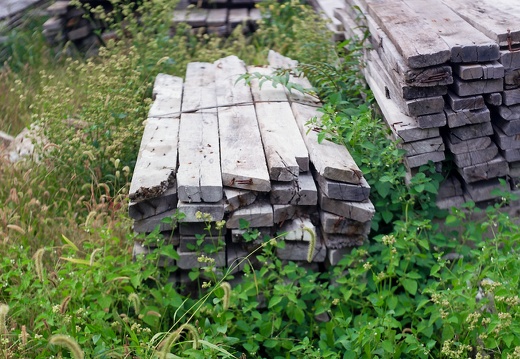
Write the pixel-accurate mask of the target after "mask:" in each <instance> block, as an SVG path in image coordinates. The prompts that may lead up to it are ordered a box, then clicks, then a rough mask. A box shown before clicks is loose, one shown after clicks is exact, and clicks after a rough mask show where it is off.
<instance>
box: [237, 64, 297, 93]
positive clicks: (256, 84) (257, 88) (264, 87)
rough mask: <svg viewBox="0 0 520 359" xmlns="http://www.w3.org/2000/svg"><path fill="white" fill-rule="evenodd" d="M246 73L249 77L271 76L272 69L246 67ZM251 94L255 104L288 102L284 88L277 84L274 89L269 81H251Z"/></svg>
mask: <svg viewBox="0 0 520 359" xmlns="http://www.w3.org/2000/svg"><path fill="white" fill-rule="evenodd" d="M247 72H248V73H249V74H251V75H255V76H258V75H262V76H266V77H268V76H273V73H274V71H273V69H271V68H268V67H260V66H248V67H247ZM251 92H252V94H253V99H254V101H255V102H267V101H272V102H289V99H288V98H287V95H286V93H285V88H284V86H282V85H280V84H278V85H276V87H275V86H274V85H273V83H272V82H271V81H269V80H259V79H258V78H256V77H254V78H252V79H251Z"/></svg>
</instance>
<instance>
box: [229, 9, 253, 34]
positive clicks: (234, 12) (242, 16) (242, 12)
mask: <svg viewBox="0 0 520 359" xmlns="http://www.w3.org/2000/svg"><path fill="white" fill-rule="evenodd" d="M248 18H249V13H248V12H247V9H246V8H235V9H229V14H228V24H229V26H230V30H231V29H233V28H234V27H235V26H237V25H240V24H242V23H244V24H245V23H246V21H247V20H248Z"/></svg>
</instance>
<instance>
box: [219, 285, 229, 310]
mask: <svg viewBox="0 0 520 359" xmlns="http://www.w3.org/2000/svg"><path fill="white" fill-rule="evenodd" d="M220 288H222V290H224V296H223V297H222V307H223V308H224V310H227V309H228V308H229V300H230V299H231V285H230V284H229V283H228V282H222V283H220Z"/></svg>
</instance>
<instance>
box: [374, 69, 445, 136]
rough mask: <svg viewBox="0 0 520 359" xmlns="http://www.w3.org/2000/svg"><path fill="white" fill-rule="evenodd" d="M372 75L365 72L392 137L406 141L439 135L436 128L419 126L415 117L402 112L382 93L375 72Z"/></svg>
mask: <svg viewBox="0 0 520 359" xmlns="http://www.w3.org/2000/svg"><path fill="white" fill-rule="evenodd" d="M373 75H374V77H373V76H372V74H369V73H368V72H365V78H366V80H367V82H368V85H369V86H370V88H371V90H372V92H373V94H374V97H375V99H376V101H377V104H378V105H379V108H380V109H381V112H382V113H383V117H384V119H385V121H386V123H387V124H388V127H389V128H390V130H391V131H392V134H393V137H394V139H396V140H397V139H400V140H402V141H403V142H405V143H406V142H413V141H419V140H423V139H426V138H432V137H439V129H438V128H420V127H419V124H418V123H417V120H416V119H415V118H413V117H410V116H407V115H405V114H403V113H402V112H401V111H400V110H399V108H398V107H397V106H396V105H395V103H394V102H393V101H391V100H390V99H388V98H387V97H386V96H385V95H384V90H382V89H381V87H380V84H381V81H380V79H379V78H378V77H377V73H374V74H373Z"/></svg>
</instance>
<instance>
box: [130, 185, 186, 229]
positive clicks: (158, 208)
mask: <svg viewBox="0 0 520 359" xmlns="http://www.w3.org/2000/svg"><path fill="white" fill-rule="evenodd" d="M175 206H177V187H176V186H175V184H174V185H173V186H172V187H171V188H169V189H167V190H166V191H165V192H164V193H162V194H161V196H160V197H156V198H149V199H145V200H143V201H140V202H130V203H129V205H128V215H129V217H130V218H133V219H136V220H139V219H145V218H148V217H152V216H156V215H158V214H160V213H163V212H166V211H171V210H172V209H175Z"/></svg>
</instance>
